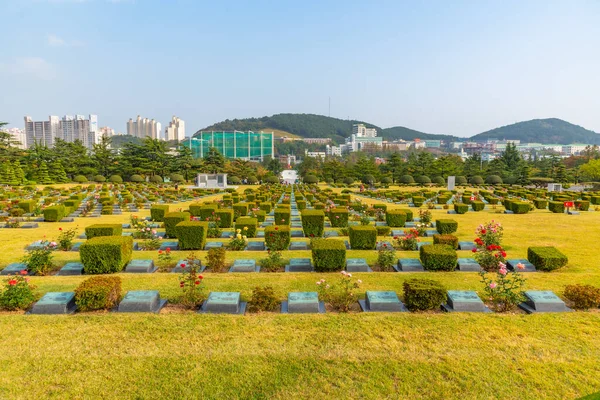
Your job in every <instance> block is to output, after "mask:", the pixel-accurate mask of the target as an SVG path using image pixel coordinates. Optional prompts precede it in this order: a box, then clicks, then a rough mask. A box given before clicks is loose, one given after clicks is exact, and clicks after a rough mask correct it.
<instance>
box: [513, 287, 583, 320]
mask: <svg viewBox="0 0 600 400" xmlns="http://www.w3.org/2000/svg"><path fill="white" fill-rule="evenodd" d="M524 294H525V301H524V302H523V303H521V304H519V308H521V309H522V310H525V312H527V313H528V314H532V313H539V312H566V311H571V309H570V308H568V307H567V306H566V305H565V302H564V301H562V300H561V299H560V297H558V296H557V295H556V294H554V292H551V291H549V290H545V291H542V290H529V291H527V292H525V293H524Z"/></svg>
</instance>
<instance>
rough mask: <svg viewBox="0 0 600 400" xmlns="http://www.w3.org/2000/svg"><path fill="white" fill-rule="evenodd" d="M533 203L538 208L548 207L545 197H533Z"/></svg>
mask: <svg viewBox="0 0 600 400" xmlns="http://www.w3.org/2000/svg"><path fill="white" fill-rule="evenodd" d="M533 205H534V206H535V208H537V209H538V210H545V209H546V208H547V207H548V200H546V199H534V200H533Z"/></svg>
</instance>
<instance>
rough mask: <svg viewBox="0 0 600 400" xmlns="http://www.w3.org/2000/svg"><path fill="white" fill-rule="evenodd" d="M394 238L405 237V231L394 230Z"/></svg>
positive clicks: (392, 233)
mask: <svg viewBox="0 0 600 400" xmlns="http://www.w3.org/2000/svg"><path fill="white" fill-rule="evenodd" d="M391 235H392V236H404V229H392V232H391Z"/></svg>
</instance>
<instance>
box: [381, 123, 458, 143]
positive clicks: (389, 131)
mask: <svg viewBox="0 0 600 400" xmlns="http://www.w3.org/2000/svg"><path fill="white" fill-rule="evenodd" d="M379 136H381V137H383V138H385V139H388V140H398V139H403V140H413V139H416V138H418V139H424V140H447V141H450V142H453V141H457V140H460V139H461V138H459V137H456V136H452V135H441V134H435V133H423V132H419V131H415V130H414V129H410V128H405V127H403V126H394V127H392V128H385V129H383V130H382V131H381V133H380V134H379ZM462 139H464V138H462Z"/></svg>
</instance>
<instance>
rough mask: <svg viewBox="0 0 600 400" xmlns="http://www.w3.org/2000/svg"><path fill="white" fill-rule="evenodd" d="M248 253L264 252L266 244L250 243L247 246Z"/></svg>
mask: <svg viewBox="0 0 600 400" xmlns="http://www.w3.org/2000/svg"><path fill="white" fill-rule="evenodd" d="M246 250H247V251H264V250H265V242H248V245H247V246H246Z"/></svg>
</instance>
